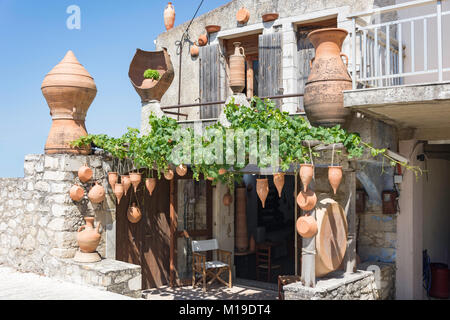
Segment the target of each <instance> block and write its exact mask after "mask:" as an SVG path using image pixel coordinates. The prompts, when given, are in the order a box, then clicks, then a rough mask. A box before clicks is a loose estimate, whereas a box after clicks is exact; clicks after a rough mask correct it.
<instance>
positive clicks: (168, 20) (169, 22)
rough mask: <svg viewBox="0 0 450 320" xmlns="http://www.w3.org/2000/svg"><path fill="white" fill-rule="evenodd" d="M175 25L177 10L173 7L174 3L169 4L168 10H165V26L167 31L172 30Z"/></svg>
mask: <svg viewBox="0 0 450 320" xmlns="http://www.w3.org/2000/svg"><path fill="white" fill-rule="evenodd" d="M174 24H175V9H174V7H173V5H172V2H169V3H168V4H167V7H166V9H164V26H165V27H166V30H170V29H172V28H173V26H174Z"/></svg>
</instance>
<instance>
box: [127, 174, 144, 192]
mask: <svg viewBox="0 0 450 320" xmlns="http://www.w3.org/2000/svg"><path fill="white" fill-rule="evenodd" d="M141 181H142V174H141V173H139V172H131V173H130V182H131V184H132V185H133V187H134V192H137V187H138V186H139V184H140V183H141Z"/></svg>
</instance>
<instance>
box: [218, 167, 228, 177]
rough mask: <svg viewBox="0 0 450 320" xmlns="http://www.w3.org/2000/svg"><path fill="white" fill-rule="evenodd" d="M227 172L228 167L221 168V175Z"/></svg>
mask: <svg viewBox="0 0 450 320" xmlns="http://www.w3.org/2000/svg"><path fill="white" fill-rule="evenodd" d="M225 173H227V169H224V168H221V169H219V175H221V176H223V175H224V174H225Z"/></svg>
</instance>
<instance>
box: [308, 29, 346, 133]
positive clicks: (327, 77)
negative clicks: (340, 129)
mask: <svg viewBox="0 0 450 320" xmlns="http://www.w3.org/2000/svg"><path fill="white" fill-rule="evenodd" d="M347 34H348V32H347V30H345V29H338V28H325V29H319V30H315V31H313V32H311V33H309V34H308V39H309V40H310V41H311V43H312V44H313V45H314V48H316V56H315V58H313V60H312V62H311V72H310V74H309V77H308V80H307V82H306V85H305V92H304V94H305V95H304V105H305V112H306V115H307V117H308V120H309V122H310V123H311V124H312V125H314V126H324V127H332V126H335V125H337V124H341V125H342V124H344V123H345V122H346V120H347V118H348V116H349V115H350V110H349V109H347V108H344V95H343V93H342V91H343V90H350V89H352V79H351V77H350V75H349V73H348V70H347V65H346V64H344V62H343V61H342V58H341V57H342V56H344V57H345V58H347V56H346V55H345V54H343V53H341V49H342V43H343V42H344V40H345V38H346V37H347ZM347 64H348V58H347Z"/></svg>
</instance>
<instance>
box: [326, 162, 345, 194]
mask: <svg viewBox="0 0 450 320" xmlns="http://www.w3.org/2000/svg"><path fill="white" fill-rule="evenodd" d="M328 181H330V184H331V187H332V188H333V191H334V194H336V192H337V189H338V188H339V185H340V184H341V181H342V167H341V166H329V167H328Z"/></svg>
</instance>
